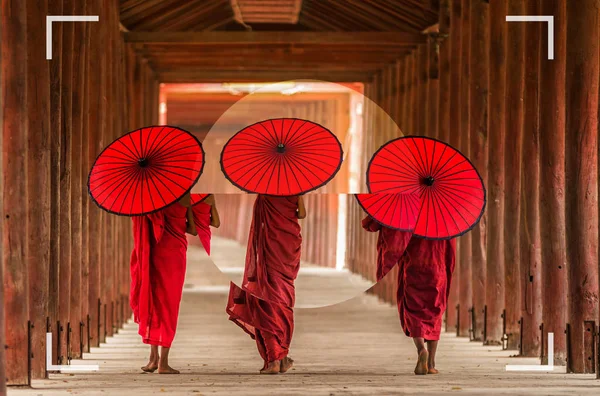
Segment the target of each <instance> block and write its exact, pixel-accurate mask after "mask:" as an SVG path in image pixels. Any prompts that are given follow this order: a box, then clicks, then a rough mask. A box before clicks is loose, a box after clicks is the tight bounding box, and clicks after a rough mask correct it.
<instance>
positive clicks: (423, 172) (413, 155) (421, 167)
mask: <svg viewBox="0 0 600 396" xmlns="http://www.w3.org/2000/svg"><path fill="white" fill-rule="evenodd" d="M410 141H412V143H413V146H415V148H416V150H417V152H418V153H419V157H420V156H421V152H420V150H419V147H418V146H417V144H416V143H415V140H414V139H410ZM408 153H409V154H410V155H411V156H412V157H413V159H414V160H415V164H417V166H418V167H419V169H420V170H421V172H422V174H423V175H424V176H427V173H426V170H425V169H424V168H423V164H422V163H420V162H419V160H418V159H417V157H416V156H415V153H413V152H412V151H411V150H408Z"/></svg>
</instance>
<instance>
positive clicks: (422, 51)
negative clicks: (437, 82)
mask: <svg viewBox="0 0 600 396" xmlns="http://www.w3.org/2000/svg"><path fill="white" fill-rule="evenodd" d="M417 81H418V87H419V88H418V94H417V95H418V102H417V103H418V105H417V106H418V108H419V115H418V120H419V121H418V128H416V134H418V135H422V136H429V130H428V128H429V126H428V121H429V116H430V115H429V99H428V95H429V48H428V47H427V44H422V45H421V46H420V47H419V48H418V50H417Z"/></svg>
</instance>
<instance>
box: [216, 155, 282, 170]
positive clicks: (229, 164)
mask: <svg viewBox="0 0 600 396" xmlns="http://www.w3.org/2000/svg"><path fill="white" fill-rule="evenodd" d="M270 156H271V154H264V153H263V154H255V155H246V156H244V157H243V158H242V159H240V160H239V161H236V162H233V163H231V162H229V160H233V159H234V158H239V156H238V157H232V158H227V159H224V160H223V164H225V163H227V166H228V167H233V166H235V165H237V164H240V163H247V162H248V161H250V160H252V161H253V162H255V161H256V160H255V159H256V158H264V157H270Z"/></svg>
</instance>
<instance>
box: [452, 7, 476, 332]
mask: <svg viewBox="0 0 600 396" xmlns="http://www.w3.org/2000/svg"><path fill="white" fill-rule="evenodd" d="M470 5H471V0H462V5H461V20H460V23H461V25H462V26H461V29H460V35H461V43H462V44H461V48H460V49H461V55H460V56H461V59H462V61H461V64H460V67H461V80H460V91H461V92H460V113H459V114H460V129H459V130H458V131H457V133H458V134H459V135H460V136H459V142H460V143H459V144H458V146H455V147H458V149H459V150H461V152H462V153H463V154H464V155H465V156H467V158H468V157H469V151H470V148H469V135H470V133H469V132H470V131H469V73H470V67H469V66H470V60H469V52H470V46H469V43H470V41H469V40H470V23H471V21H470V17H471V15H470ZM458 257H460V266H459V272H458V276H459V278H460V291H459V301H460V307H461V309H460V319H459V323H460V328H459V335H460V336H463V337H466V336H469V329H470V327H471V313H470V310H471V309H472V306H473V285H472V277H471V233H467V234H465V235H463V236H462V237H460V255H459V256H458Z"/></svg>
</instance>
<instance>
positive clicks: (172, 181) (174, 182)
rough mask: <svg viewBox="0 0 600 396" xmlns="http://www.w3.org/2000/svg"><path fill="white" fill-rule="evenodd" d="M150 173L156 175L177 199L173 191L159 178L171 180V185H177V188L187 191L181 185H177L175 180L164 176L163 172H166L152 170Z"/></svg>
mask: <svg viewBox="0 0 600 396" xmlns="http://www.w3.org/2000/svg"><path fill="white" fill-rule="evenodd" d="M150 172H152V173H154V174H156V176H157V179H158V181H160V182H161V183H162V184H163V185H164V186H165V188H166V189H167V190H168V191H169V192H170V193H171V195H173V197H175V198H177V196H176V195H175V194H173V192H172V191H171V189H170V188H169V187H168V186H167V185H166V184H165V183H164V182H163V181H162V180H161V179H160V178H159V176H160V177H163V178H165V179H167V180H169V181H170V182H171V183H173V184H175V185H177V187H179V188H181V189H182V190H184V191H185V190H187V189H186V188H185V187H183V186H182V185H181V184H179V183H177V182H176V181H175V180H173V179H171V178H169V177H167V176H165V175H164V174H163V172H164V171H163V170H160V169H155V168H152V169H151V170H150ZM175 174H176V173H175Z"/></svg>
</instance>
